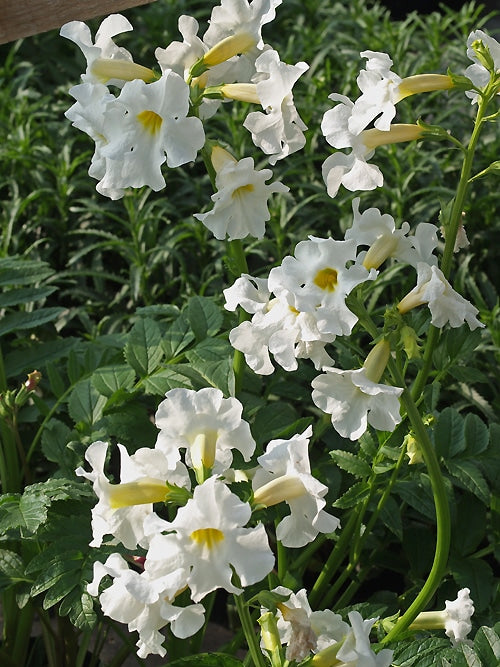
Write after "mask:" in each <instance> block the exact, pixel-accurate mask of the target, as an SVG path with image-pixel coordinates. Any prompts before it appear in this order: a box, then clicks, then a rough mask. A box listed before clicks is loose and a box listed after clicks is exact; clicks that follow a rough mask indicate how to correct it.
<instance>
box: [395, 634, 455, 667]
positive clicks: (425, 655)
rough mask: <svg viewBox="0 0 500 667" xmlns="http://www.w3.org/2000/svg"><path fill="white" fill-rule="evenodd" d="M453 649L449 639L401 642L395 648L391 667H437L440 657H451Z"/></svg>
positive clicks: (435, 638)
mask: <svg viewBox="0 0 500 667" xmlns="http://www.w3.org/2000/svg"><path fill="white" fill-rule="evenodd" d="M452 654H453V649H452V648H451V647H450V642H449V640H448V639H441V638H438V637H431V638H429V639H419V640H415V641H411V642H399V643H398V644H396V645H395V647H394V657H393V660H392V663H391V665H394V667H436V665H437V664H439V663H437V659H438V656H439V657H441V658H448V657H451V655H452Z"/></svg>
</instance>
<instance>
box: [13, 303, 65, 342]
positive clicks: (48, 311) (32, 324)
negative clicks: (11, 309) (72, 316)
mask: <svg viewBox="0 0 500 667" xmlns="http://www.w3.org/2000/svg"><path fill="white" fill-rule="evenodd" d="M63 311H64V308H59V307H58V306H53V307H52V308H38V309H37V310H34V311H33V312H31V313H27V312H21V313H9V314H8V315H4V317H2V319H1V320H0V336H4V335H5V334H7V333H10V332H12V331H17V330H20V329H35V328H36V327H39V326H41V325H42V324H46V323H47V322H51V321H52V320H55V319H56V318H57V316H58V315H60V314H61V313H62V312H63Z"/></svg>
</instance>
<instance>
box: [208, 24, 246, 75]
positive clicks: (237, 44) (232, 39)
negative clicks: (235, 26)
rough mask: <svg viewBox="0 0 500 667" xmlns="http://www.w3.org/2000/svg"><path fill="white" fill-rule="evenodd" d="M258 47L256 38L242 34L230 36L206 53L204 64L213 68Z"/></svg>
mask: <svg viewBox="0 0 500 667" xmlns="http://www.w3.org/2000/svg"><path fill="white" fill-rule="evenodd" d="M255 45H256V41H255V37H253V36H252V35H250V34H248V33H246V32H241V33H236V34H235V35H230V36H229V37H226V38H225V39H223V40H221V41H220V42H218V43H217V44H216V45H215V46H212V48H211V49H210V50H209V51H207V52H206V53H205V55H204V56H203V59H202V62H203V63H204V64H205V65H206V66H207V67H213V66H214V65H219V64H220V63H223V62H226V60H229V58H232V57H233V56H236V55H238V54H239V53H245V52H246V51H250V49H251V48H253V47H254V46H255Z"/></svg>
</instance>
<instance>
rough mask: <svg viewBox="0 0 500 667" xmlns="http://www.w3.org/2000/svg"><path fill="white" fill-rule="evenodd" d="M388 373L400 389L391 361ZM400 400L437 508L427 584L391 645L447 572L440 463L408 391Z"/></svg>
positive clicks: (446, 510) (394, 632)
mask: <svg viewBox="0 0 500 667" xmlns="http://www.w3.org/2000/svg"><path fill="white" fill-rule="evenodd" d="M389 369H390V371H391V373H392V374H393V376H394V377H395V379H396V382H397V383H398V384H401V386H403V384H404V380H403V378H402V377H401V375H400V373H399V370H398V368H397V367H396V364H395V363H394V362H393V361H392V360H389ZM401 400H402V402H403V405H404V406H405V408H406V412H407V415H408V418H409V420H410V423H411V425H412V428H413V432H414V434H415V437H416V439H417V441H418V443H419V446H420V448H421V450H422V456H423V458H424V461H425V464H426V466H427V472H428V474H429V478H430V481H431V486H432V491H433V496H434V503H435V508H436V533H437V535H436V549H435V553H434V560H433V563H432V567H431V570H430V572H429V575H428V577H427V580H426V581H425V583H424V585H423V586H422V589H421V590H420V593H419V594H418V595H417V597H416V598H415V600H414V601H413V602H412V604H411V605H410V606H409V607H408V609H407V610H406V612H405V613H404V614H403V615H402V616H401V617H400V618H399V619H398V621H397V622H396V624H395V626H394V627H393V628H392V630H391V631H390V632H389V633H388V634H387V636H386V637H385V638H384V639H383V643H386V642H389V641H394V640H395V639H396V638H397V637H398V636H399V635H400V634H401V633H402V632H404V630H406V629H407V628H408V627H409V626H410V625H411V623H412V622H413V621H414V620H415V618H416V617H417V616H418V614H419V613H420V612H421V611H422V610H423V608H424V607H425V606H426V605H427V604H428V603H429V601H430V600H431V598H432V596H433V595H434V593H435V592H436V589H437V588H438V586H439V584H440V583H441V579H442V577H443V575H444V573H445V571H446V566H447V562H448V554H449V550H450V535H451V519H450V508H449V504H448V496H447V494H446V487H445V485H444V478H443V475H442V473H441V468H440V466H439V461H438V459H437V456H436V453H435V451H434V447H433V445H432V443H431V441H430V439H429V436H428V434H427V430H426V428H425V425H424V423H423V421H422V418H421V416H420V413H419V411H418V408H417V406H416V405H415V403H414V401H413V399H412V397H411V394H410V392H409V391H408V390H407V389H405V390H404V391H403V393H402V395H401Z"/></svg>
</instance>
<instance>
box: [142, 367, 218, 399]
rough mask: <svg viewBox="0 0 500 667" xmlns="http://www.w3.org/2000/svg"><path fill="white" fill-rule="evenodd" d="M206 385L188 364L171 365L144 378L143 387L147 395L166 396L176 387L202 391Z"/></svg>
mask: <svg viewBox="0 0 500 667" xmlns="http://www.w3.org/2000/svg"><path fill="white" fill-rule="evenodd" d="M206 384H207V383H206V382H205V380H204V379H203V378H202V376H201V375H200V374H199V373H198V372H197V371H195V370H194V368H191V366H189V365H188V364H169V365H168V366H167V367H166V368H164V369H163V370H161V371H159V372H157V373H154V375H150V376H149V377H147V378H144V380H143V383H142V386H143V387H144V391H145V392H146V394H154V395H157V396H164V395H165V394H166V393H167V391H170V389H174V387H182V388H183V389H201V388H202V387H205V386H206Z"/></svg>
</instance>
